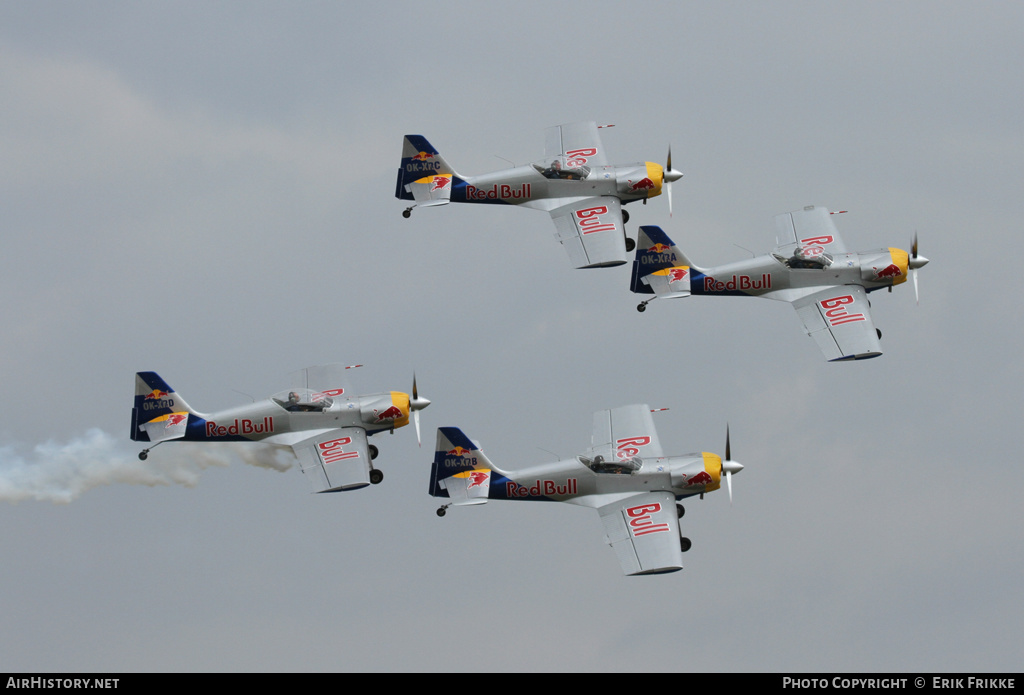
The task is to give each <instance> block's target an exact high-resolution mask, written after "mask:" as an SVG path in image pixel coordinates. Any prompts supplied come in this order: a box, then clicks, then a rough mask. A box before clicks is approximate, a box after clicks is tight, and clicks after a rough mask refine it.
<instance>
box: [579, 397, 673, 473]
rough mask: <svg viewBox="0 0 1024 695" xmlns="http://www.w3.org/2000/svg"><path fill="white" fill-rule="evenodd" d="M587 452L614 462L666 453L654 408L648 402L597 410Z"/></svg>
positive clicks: (590, 455) (589, 454)
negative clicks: (660, 439) (663, 450)
mask: <svg viewBox="0 0 1024 695" xmlns="http://www.w3.org/2000/svg"><path fill="white" fill-rule="evenodd" d="M586 455H587V456H588V457H589V458H591V459H593V458H595V457H597V456H601V457H603V458H604V460H605V461H612V462H614V461H624V460H629V459H631V458H633V457H635V456H640V457H642V458H657V457H661V456H664V453H663V452H662V450H661V442H660V441H659V440H658V433H657V432H656V431H655V429H654V418H653V417H651V409H650V407H648V406H647V405H646V404H637V405H624V406H622V407H620V408H614V409H612V410H599V411H598V412H596V413H594V430H593V434H592V435H591V438H590V449H589V450H587V454H586Z"/></svg>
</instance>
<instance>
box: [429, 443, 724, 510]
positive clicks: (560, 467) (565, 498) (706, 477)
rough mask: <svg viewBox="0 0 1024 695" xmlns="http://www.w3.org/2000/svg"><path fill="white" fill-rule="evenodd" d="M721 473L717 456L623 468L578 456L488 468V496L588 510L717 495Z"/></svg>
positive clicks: (457, 462)
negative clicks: (655, 496) (644, 498)
mask: <svg viewBox="0 0 1024 695" xmlns="http://www.w3.org/2000/svg"><path fill="white" fill-rule="evenodd" d="M465 458H466V456H465V455H464V454H463V452H458V453H457V454H455V455H454V456H445V457H443V458H442V460H441V461H439V466H440V468H441V471H439V473H442V477H443V470H444V469H445V468H446V467H451V468H452V469H463V468H465V467H466V465H467V463H469V462H467V461H466V460H465ZM721 471H722V459H721V457H720V456H718V455H716V454H711V453H707V452H702V453H696V454H687V455H685V456H671V457H670V456H664V457H657V458H653V457H652V458H639V457H637V458H633V459H631V460H629V461H628V462H623V463H621V464H620V463H618V462H614V463H604V462H600V461H591V460H589V459H586V458H584V457H577V458H573V459H564V460H561V461H557V462H554V463H546V464H541V465H537V466H531V467H528V468H523V469H520V470H516V471H501V470H496V469H490V471H489V473H490V477H489V485H490V489H489V491H488V495H487V497H488V498H489V499H509V500H534V501H551V502H568V503H570V504H578V505H582V506H591V507H597V506H601V505H603V504H607V503H608V501H609V499H611V498H614V497H618V496H623V497H626V496H631V495H635V494H638V493H641V492H651V491H667V492H670V493H671V494H673V495H674V496H675V497H676V498H677V499H682V498H684V497H690V496H692V495H700V494H703V493H705V492H711V491H712V490H717V489H718V488H719V486H720V484H721ZM471 485H472V483H471ZM442 496H443V495H442Z"/></svg>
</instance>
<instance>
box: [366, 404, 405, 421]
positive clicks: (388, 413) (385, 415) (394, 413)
mask: <svg viewBox="0 0 1024 695" xmlns="http://www.w3.org/2000/svg"><path fill="white" fill-rule="evenodd" d="M373 414H374V415H376V416H377V422H384V421H386V420H398V419H400V418H402V417H403V416H404V415H405V413H403V412H402V409H401V408H399V407H398V406H397V405H393V406H391V407H390V408H385V409H384V410H382V411H381V412H379V413H378V412H377V410H376V409H374V411H373Z"/></svg>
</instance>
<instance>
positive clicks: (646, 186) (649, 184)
mask: <svg viewBox="0 0 1024 695" xmlns="http://www.w3.org/2000/svg"><path fill="white" fill-rule="evenodd" d="M653 188H654V181H651V180H650V179H649V178H648V177H646V176H645V177H644V178H642V179H640V180H639V181H637V182H636V183H634V184H632V185H631V186H630V187H629V190H631V191H649V190H651V189H653Z"/></svg>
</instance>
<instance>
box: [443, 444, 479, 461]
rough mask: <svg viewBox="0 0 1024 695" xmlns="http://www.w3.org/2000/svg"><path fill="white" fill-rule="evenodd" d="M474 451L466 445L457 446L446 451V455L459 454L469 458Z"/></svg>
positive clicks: (461, 456) (460, 456)
mask: <svg viewBox="0 0 1024 695" xmlns="http://www.w3.org/2000/svg"><path fill="white" fill-rule="evenodd" d="M472 453H473V451H472V450H471V449H467V448H466V447H464V446H457V447H455V448H454V449H451V450H449V451H446V452H444V455H445V456H458V457H459V458H469V456H470V454H472Z"/></svg>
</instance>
